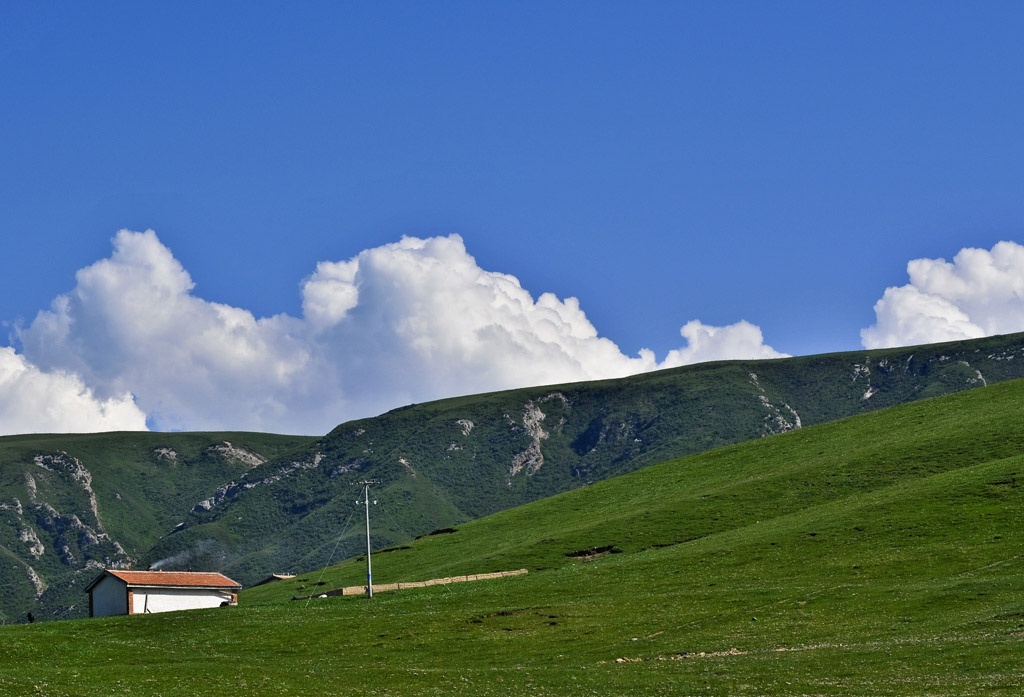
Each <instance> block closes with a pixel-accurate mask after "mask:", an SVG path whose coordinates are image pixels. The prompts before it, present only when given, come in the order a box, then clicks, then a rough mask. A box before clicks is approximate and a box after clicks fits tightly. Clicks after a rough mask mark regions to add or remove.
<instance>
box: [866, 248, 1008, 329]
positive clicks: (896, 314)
mask: <svg viewBox="0 0 1024 697" xmlns="http://www.w3.org/2000/svg"><path fill="white" fill-rule="evenodd" d="M907 274H908V275H909V277H910V283H908V284H907V285H903V286H899V287H892V288H887V289H886V290H885V293H884V294H883V295H882V297H881V298H880V299H879V300H878V302H877V303H875V318H876V321H875V324H873V325H872V326H870V327H868V328H866V329H863V330H861V333H860V335H861V342H862V343H863V344H864V346H865V347H866V348H883V347H889V346H910V345H914V344H926V343H934V342H939V341H955V340H960V339H976V338H979V337H983V336H991V335H993V334H1007V333H1012V332H1019V331H1024V246H1021V245H1019V244H1017V243H1015V242H999V243H998V244H996V245H995V246H994V247H992V249H991V250H984V249H973V248H967V249H962V250H960V252H959V253H958V254H957V255H956V256H955V257H953V262H952V263H949V262H947V261H946V260H945V259H914V260H912V261H911V262H910V263H908V264H907Z"/></svg>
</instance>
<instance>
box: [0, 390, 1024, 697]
mask: <svg viewBox="0 0 1024 697" xmlns="http://www.w3.org/2000/svg"><path fill="white" fill-rule="evenodd" d="M1022 405H1024V382H1021V381H1015V382H1010V383H1004V384H1001V385H998V386H994V387H988V388H983V389H979V390H974V391H970V392H966V393H962V394H959V395H955V396H951V397H944V398H941V399H934V400H925V401H921V402H916V403H913V404H909V405H905V406H900V407H895V408H892V409H889V410H885V411H880V412H876V413H873V414H869V415H865V416H860V417H856V418H852V419H848V420H845V421H840V422H836V423H832V424H826V425H822V426H817V427H814V428H809V429H805V430H802V431H796V432H791V433H787V434H784V435H781V436H776V437H772V438H769V439H765V440H762V441H757V442H751V443H745V444H741V445H736V446H731V447H728V448H724V449H720V450H716V451H713V452H709V453H704V454H700V455H695V456H691V457H687V458H683V459H680V460H677V461H673V462H671V463H666V464H665V465H656V466H653V467H649V468H646V469H644V470H641V471H639V472H636V473H634V474H631V475H627V476H623V477H620V478H617V479H611V480H607V481H604V482H600V483H597V484H594V485H593V486H590V487H587V488H585V489H579V490H575V491H572V492H568V493H565V494H562V495H559V496H556V497H553V498H550V499H545V500H543V501H540V502H537V503H534V504H531V505H529V506H524V507H522V508H519V509H513V510H508V511H505V512H502V513H499V514H496V515H493V516H490V517H488V518H485V519H481V520H478V521H474V522H471V523H468V524H466V525H464V526H462V527H460V528H458V529H457V532H455V533H452V534H445V535H434V536H430V537H426V538H423V539H421V540H419V541H417V542H416V543H415V544H413V545H411V546H410V548H409V549H396V550H394V551H391V552H389V553H387V554H379V555H376V556H375V557H374V562H375V563H374V572H375V573H374V576H375V578H376V579H378V580H379V582H388V581H397V580H402V579H407V580H412V579H418V578H427V577H432V576H443V575H454V574H460V573H472V572H478V571H485V570H486V571H489V570H494V569H508V568H516V567H519V566H526V567H528V568H530V569H531V573H530V574H529V575H528V576H526V577H518V578H515V579H510V580H505V581H490V582H479V583H468V584H459V585H453V586H451V587H449V588H444V587H432V588H427V589H422V590H416V591H405V592H397V593H390V594H379V595H378V596H377V597H376V598H374V600H373V601H367V600H366V599H364V598H328V599H316V600H313V601H311V602H309V603H306V602H305V601H290V600H288V598H290V597H291V595H292V594H294V593H297V592H308V591H309V590H311V589H316V588H317V587H316V586H314V584H315V583H316V582H317V579H318V574H309V575H306V576H303V577H301V578H300V579H296V581H295V582H293V583H278V584H271V585H267V586H263V587H259V588H255V589H252V590H249V591H247V592H245V593H243V595H242V605H241V606H240V607H238V608H225V609H220V610H213V611H200V612H191V613H176V614H168V615H153V616H143V617H121V618H106V619H100V620H84V621H74V622H60V623H48V624H45V625H34V626H21V627H8V628H2V629H0V693H3V694H41V695H116V694H146V695H193V694H204V695H238V694H259V695H293V694H294V695H297V694H314V693H316V694H357V693H359V694H394V695H419V694H422V695H440V694H474V695H488V694H493V695H506V694H530V695H542V694H551V695H584V694H609V695H610V694H614V695H625V694H631V695H632V694H652V695H653V694H665V695H696V694H712V695H865V696H866V695H872V696H874V695H950V696H952V695H956V696H958V697H961V696H966V695H1017V694H1020V693H1021V691H1022V689H1024V677H1022V674H1021V671H1020V666H1019V663H1020V657H1021V655H1022V651H1024V574H1022V573H1021V572H1022V568H1021V555H1022V553H1024V534H1022V533H1021V530H1020V526H1019V522H1020V520H1021V518H1022V514H1024V487H1022V486H1021V482H1022V476H1021V475H1022V474H1024V454H1022V453H1024V432H1022V430H1021V428H1020V423H1021V417H1022V415H1024V407H1022ZM602 549H604V550H607V553H605V554H603V555H602V554H601V553H600V550H602ZM581 551H582V552H591V553H592V554H591V555H590V556H589V557H587V556H578V553H579V552H581ZM614 552H618V553H614ZM588 559H589V560H588ZM362 574H363V567H362V565H361V563H360V562H359V560H351V561H349V562H347V563H345V564H342V565H339V566H337V567H334V568H332V569H330V570H328V571H327V573H326V574H325V575H324V577H323V581H322V582H323V583H324V584H325V585H324V586H323V588H330V587H333V586H335V585H347V584H349V583H356V582H358V581H359V580H360V579H361V578H362ZM620 659H621V660H620Z"/></svg>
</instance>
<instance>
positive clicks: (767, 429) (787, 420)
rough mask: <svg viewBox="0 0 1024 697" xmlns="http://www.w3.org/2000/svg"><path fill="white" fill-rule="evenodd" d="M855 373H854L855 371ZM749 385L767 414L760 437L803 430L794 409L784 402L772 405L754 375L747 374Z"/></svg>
mask: <svg viewBox="0 0 1024 697" xmlns="http://www.w3.org/2000/svg"><path fill="white" fill-rule="evenodd" d="M855 372H856V371H855ZM748 377H749V378H750V382H751V384H752V385H753V386H754V387H756V388H757V389H758V391H759V392H760V393H761V394H759V395H757V399H758V401H759V402H760V403H761V406H762V407H764V408H765V410H766V411H767V412H768V413H767V414H766V415H765V417H764V426H763V427H762V429H761V435H762V436H771V435H774V434H777V433H786V432H787V431H794V430H796V429H798V428H803V424H802V423H801V421H800V415H799V414H798V413H796V409H794V408H793V407H791V406H789V405H788V404H786V403H785V402H783V403H782V405H781V406H777V405H775V404H772V402H771V400H770V399H768V396H767V394H765V390H764V387H762V386H761V383H760V382H759V381H758V379H757V375H756V374H755V373H749V374H748Z"/></svg>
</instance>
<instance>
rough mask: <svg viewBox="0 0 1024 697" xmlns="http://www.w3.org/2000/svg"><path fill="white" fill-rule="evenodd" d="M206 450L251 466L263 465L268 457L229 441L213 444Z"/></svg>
mask: <svg viewBox="0 0 1024 697" xmlns="http://www.w3.org/2000/svg"><path fill="white" fill-rule="evenodd" d="M206 452H208V453H212V454H214V455H219V456H220V457H222V458H224V459H225V460H229V461H231V462H238V463H241V464H243V465H246V466H247V467H250V468H252V467H256V466H258V465H262V464H263V463H264V462H266V461H267V458H265V457H263V456H262V455H260V454H259V453H258V452H256V451H255V450H250V449H249V448H246V447H245V446H242V447H238V446H236V445H232V444H231V443H230V442H229V441H222V442H221V443H219V444H217V445H211V446H210V447H208V448H207V449H206Z"/></svg>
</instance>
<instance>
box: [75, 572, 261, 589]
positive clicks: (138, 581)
mask: <svg viewBox="0 0 1024 697" xmlns="http://www.w3.org/2000/svg"><path fill="white" fill-rule="evenodd" d="M103 573H104V574H110V575H111V576H113V577H115V578H119V579H121V580H122V581H124V582H125V583H127V584H128V585H129V586H173V587H175V588H241V587H242V584H241V583H238V582H237V581H233V580H231V579H230V578H228V577H227V576H225V575H224V574H218V573H213V572H194V571H124V570H122V569H107V570H106V571H104V572H103ZM101 578H102V576H101ZM97 580H98V579H97ZM90 585H92V584H90Z"/></svg>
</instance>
